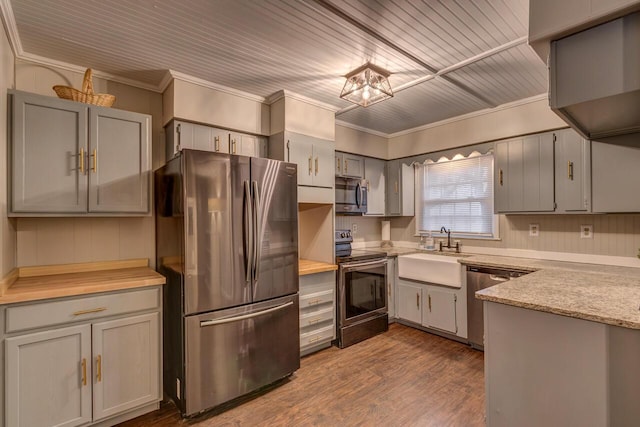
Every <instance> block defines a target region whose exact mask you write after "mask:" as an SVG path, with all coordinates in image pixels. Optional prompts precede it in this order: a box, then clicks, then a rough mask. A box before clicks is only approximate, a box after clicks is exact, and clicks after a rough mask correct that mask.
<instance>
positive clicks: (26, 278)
mask: <svg viewBox="0 0 640 427" xmlns="http://www.w3.org/2000/svg"><path fill="white" fill-rule="evenodd" d="M1 282H2V287H1V288H0V291H1V292H2V294H1V295H0V304H13V303H18V302H27V301H37V300H42V299H49V298H60V297H69V296H77V295H87V294H94V293H98V292H109V291H118V290H123V289H132V288H141V287H144V286H153V285H162V284H164V283H165V278H164V276H162V275H161V274H158V273H156V272H155V271H154V270H152V269H151V268H149V261H148V260H147V259H133V260H124V261H105V262H91V263H82V264H64V265H50V266H39V267H19V268H17V269H15V270H14V271H12V272H11V273H9V275H7V277H5V278H4V279H3V280H2V281H1Z"/></svg>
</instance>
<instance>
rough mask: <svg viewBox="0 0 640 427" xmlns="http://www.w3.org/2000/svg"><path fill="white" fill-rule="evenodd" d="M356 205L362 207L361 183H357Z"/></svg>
mask: <svg viewBox="0 0 640 427" xmlns="http://www.w3.org/2000/svg"><path fill="white" fill-rule="evenodd" d="M356 205H357V206H358V209H360V183H358V184H357V185H356Z"/></svg>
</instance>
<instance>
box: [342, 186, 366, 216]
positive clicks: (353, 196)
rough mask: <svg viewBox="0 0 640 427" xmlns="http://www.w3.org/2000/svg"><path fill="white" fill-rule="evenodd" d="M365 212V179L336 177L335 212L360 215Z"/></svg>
mask: <svg viewBox="0 0 640 427" xmlns="http://www.w3.org/2000/svg"><path fill="white" fill-rule="evenodd" d="M365 213H367V181H366V180H364V179H357V178H340V177H336V214H337V215H362V214H365Z"/></svg>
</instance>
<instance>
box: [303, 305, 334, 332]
mask: <svg viewBox="0 0 640 427" xmlns="http://www.w3.org/2000/svg"><path fill="white" fill-rule="evenodd" d="M327 320H333V305H331V306H329V307H327V308H323V309H322V310H314V311H312V312H310V313H303V314H301V315H300V328H301V329H302V328H306V327H307V326H314V325H317V324H319V323H322V322H325V321H327Z"/></svg>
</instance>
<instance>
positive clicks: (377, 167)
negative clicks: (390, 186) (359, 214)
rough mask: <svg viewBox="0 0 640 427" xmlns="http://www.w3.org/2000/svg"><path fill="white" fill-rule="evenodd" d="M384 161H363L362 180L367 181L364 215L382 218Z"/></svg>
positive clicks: (383, 211) (368, 158)
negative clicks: (365, 211) (365, 210)
mask: <svg viewBox="0 0 640 427" xmlns="http://www.w3.org/2000/svg"><path fill="white" fill-rule="evenodd" d="M384 166H385V161H384V160H380V159H374V158H371V157H367V158H366V159H364V178H365V179H366V180H367V189H368V193H367V213H366V214H365V215H372V216H384V214H385V190H386V184H385V175H384V169H385V168H384Z"/></svg>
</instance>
